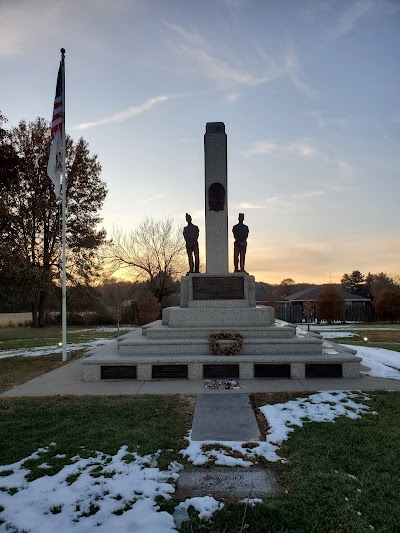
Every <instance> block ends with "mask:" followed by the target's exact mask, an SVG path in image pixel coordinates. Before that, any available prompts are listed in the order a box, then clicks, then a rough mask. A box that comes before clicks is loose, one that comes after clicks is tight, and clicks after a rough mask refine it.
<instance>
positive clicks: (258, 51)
mask: <svg viewBox="0 0 400 533" xmlns="http://www.w3.org/2000/svg"><path fill="white" fill-rule="evenodd" d="M61 47H64V48H65V49H66V129H67V132H68V133H69V134H70V135H71V136H72V137H73V138H74V139H75V140H78V139H79V137H81V136H83V137H84V138H85V139H86V140H87V141H88V143H89V147H90V150H91V151H92V153H96V154H98V157H99V161H100V163H101V165H102V169H103V170H102V180H103V181H105V182H106V183H107V187H108V191H109V192H108V195H107V199H106V201H105V203H104V208H103V210H102V216H103V226H104V227H105V229H106V230H107V232H108V234H109V235H110V234H111V232H112V230H113V228H120V229H122V230H124V231H130V230H131V229H134V228H135V227H136V226H137V225H138V224H139V223H140V222H141V221H143V219H144V218H146V217H154V218H163V217H173V218H174V221H175V224H176V226H177V227H179V226H184V225H185V213H186V212H188V213H190V214H191V216H192V218H193V223H194V224H196V225H198V226H199V228H200V238H199V244H200V254H201V262H202V263H203V265H204V264H205V215H204V210H205V206H204V147H203V142H204V140H203V139H204V133H205V125H206V123H207V122H224V123H225V128H226V133H227V138H228V209H229V238H230V245H229V250H230V257H229V265H230V268H232V270H233V257H232V256H233V238H232V236H231V231H230V228H231V227H232V226H233V225H234V224H236V223H237V219H238V214H239V213H240V212H242V213H244V215H245V221H244V222H245V224H247V225H248V226H249V229H250V234H249V238H248V249H247V256H246V270H247V271H248V272H249V273H250V274H252V275H254V276H255V278H256V280H257V281H264V282H267V283H280V282H281V281H282V280H283V279H285V278H288V277H290V278H292V279H294V280H295V281H296V282H310V283H311V282H313V283H327V282H330V281H332V282H334V283H338V282H340V279H341V277H342V276H343V274H344V273H350V272H352V271H353V270H360V271H361V272H363V273H364V274H367V273H368V272H372V273H378V272H385V273H387V274H389V275H394V274H398V273H400V268H399V264H400V233H399V229H400V228H399V226H400V224H399V217H398V199H399V197H400V180H399V168H400V149H399V141H400V98H399V86H400V69H399V68H398V56H399V49H400V2H398V0H285V1H278V0H275V1H273V0H270V1H265V0H203V1H202V2H196V1H194V0H186V1H185V0H113V1H112V2H111V1H106V0H69V1H68V2H65V1H64V0H1V2H0V72H1V80H2V81H1V84H0V109H1V111H2V113H3V114H4V115H5V116H6V117H7V118H8V120H9V122H8V126H10V127H12V126H16V125H17V124H18V122H19V121H20V120H21V119H25V120H28V121H30V120H34V119H35V118H36V117H37V116H41V117H45V118H47V119H48V120H50V119H51V116H52V108H53V101H54V93H55V84H56V77H57V70H58V64H59V60H60V52H59V50H60V48H61Z"/></svg>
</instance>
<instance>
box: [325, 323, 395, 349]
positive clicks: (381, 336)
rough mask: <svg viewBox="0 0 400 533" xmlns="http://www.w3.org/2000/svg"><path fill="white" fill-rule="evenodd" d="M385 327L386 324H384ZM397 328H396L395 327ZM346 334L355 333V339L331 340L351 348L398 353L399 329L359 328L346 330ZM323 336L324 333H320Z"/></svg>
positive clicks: (341, 338) (339, 338) (336, 338)
mask: <svg viewBox="0 0 400 533" xmlns="http://www.w3.org/2000/svg"><path fill="white" fill-rule="evenodd" d="M385 327H387V324H385ZM397 328H398V326H397ZM346 332H350V333H355V334H356V335H357V336H356V337H334V338H333V339H327V340H328V341H329V340H331V341H332V342H336V343H338V344H351V345H353V346H368V347H369V348H384V349H385V350H393V351H395V352H400V329H397V330H396V329H392V330H379V329H374V328H373V327H371V326H366V327H365V328H363V329H362V330H361V329H360V328H358V327H357V328H354V329H346ZM319 333H321V335H322V336H323V335H324V333H326V332H325V331H320V332H319ZM364 337H367V338H368V342H367V343H366V342H365V341H364Z"/></svg>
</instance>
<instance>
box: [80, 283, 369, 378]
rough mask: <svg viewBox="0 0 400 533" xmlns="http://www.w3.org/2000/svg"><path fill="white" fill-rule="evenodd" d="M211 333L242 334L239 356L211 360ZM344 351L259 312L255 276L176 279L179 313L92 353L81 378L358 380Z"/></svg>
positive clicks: (267, 311) (171, 310)
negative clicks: (338, 378) (352, 378)
mask: <svg viewBox="0 0 400 533" xmlns="http://www.w3.org/2000/svg"><path fill="white" fill-rule="evenodd" d="M227 287H230V288H229V290H227ZM211 333H240V334H241V335H242V336H243V347H242V349H241V350H240V353H238V354H237V355H213V353H212V351H211V349H210V346H209V335H210V334H211ZM224 342H227V341H221V345H222V344H223V343H224ZM232 342H233V341H232ZM341 349H342V348H341V347H337V346H336V347H333V345H332V344H330V343H326V342H324V341H323V340H322V339H321V338H319V337H318V336H316V335H313V334H304V332H302V333H300V332H296V327H295V326H293V325H290V324H287V323H284V322H281V321H275V316H274V309H273V308H272V307H266V306H256V305H255V299H254V277H253V276H249V275H248V274H245V273H235V274H227V275H212V276H210V275H207V274H192V275H190V276H185V277H183V278H182V280H181V306H180V307H168V308H166V309H164V310H163V312H162V320H157V321H155V322H152V323H151V324H147V325H145V326H143V327H142V328H141V329H138V330H135V331H133V332H132V333H129V334H128V335H124V336H122V337H120V338H119V339H118V340H117V341H115V342H113V343H109V344H106V345H104V346H101V347H99V348H97V349H96V350H94V351H93V352H91V353H89V354H88V355H89V357H87V358H85V359H84V361H83V368H84V370H83V379H84V380H85V381H98V380H101V379H138V380H156V379H172V378H175V379H207V378H236V379H258V378H282V377H286V378H291V379H300V378H304V377H322V376H326V377H347V378H349V377H359V365H360V361H361V359H360V358H358V357H355V356H354V353H350V352H348V351H345V349H344V348H343V351H341Z"/></svg>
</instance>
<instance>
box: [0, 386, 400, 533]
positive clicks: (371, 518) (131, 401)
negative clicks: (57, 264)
mask: <svg viewBox="0 0 400 533" xmlns="http://www.w3.org/2000/svg"><path fill="white" fill-rule="evenodd" d="M298 396H299V395H298V394H294V393H292V394H286V393H280V394H255V395H253V398H252V400H253V403H254V404H255V405H265V404H266V403H276V402H277V401H279V402H282V401H286V400H289V399H292V398H293V397H298ZM369 396H370V398H371V401H370V402H368V404H369V405H370V407H371V411H373V410H376V411H377V412H378V413H379V414H378V415H373V414H368V415H363V416H362V418H360V419H357V420H350V419H348V418H343V419H338V420H337V421H336V423H334V424H333V423H316V422H312V423H309V424H305V426H304V427H303V428H297V429H296V430H295V431H294V432H293V433H292V434H291V436H290V438H289V440H288V441H286V443H285V444H284V445H283V446H282V448H281V451H280V455H281V456H283V457H286V458H287V459H288V463H269V464H268V467H269V468H272V469H273V470H274V471H275V473H276V475H277V476H278V480H279V484H280V487H281V489H282V490H281V493H280V495H279V496H278V497H277V498H274V499H271V500H266V501H264V502H263V503H262V504H257V505H256V506H255V507H246V506H245V505H244V504H237V503H233V502H226V504H225V508H224V509H222V510H221V511H218V512H216V513H215V514H214V516H213V518H212V520H211V521H210V522H200V521H199V520H198V519H197V517H196V516H194V514H195V513H192V514H193V516H192V518H191V520H190V522H184V523H183V524H182V526H181V529H180V531H181V532H184V533H192V532H199V533H200V532H214V533H221V532H226V533H228V532H229V533H239V532H244V531H247V532H249V533H260V532H274V533H275V532H298V533H309V532H312V531H313V532H321V533H338V532H343V533H353V532H354V533H355V532H357V533H361V532H363V533H365V532H366V531H372V529H371V527H370V526H373V528H374V530H375V531H380V532H388V533H389V532H395V531H398V524H399V523H400V502H399V498H398V494H399V491H400V466H399V457H400V429H399V424H398V421H399V419H400V394H399V393H394V392H374V393H369ZM193 405H194V400H193V397H189V396H170V397H165V396H164V397H161V396H143V397H140V396H135V397H107V398H95V397H90V398H73V397H71V398H68V397H67V398H51V399H49V398H32V399H31V398H30V399H11V398H10V399H8V398H7V399H2V400H0V431H1V433H2V436H1V438H0V463H1V464H3V465H5V464H10V463H13V462H15V461H17V460H19V459H22V458H24V457H27V456H28V455H29V454H31V453H32V452H34V451H35V450H36V449H37V448H38V447H41V446H47V445H49V443H51V442H55V443H56V445H55V446H54V447H52V448H51V451H50V452H49V454H47V455H46V462H47V463H48V464H49V465H50V466H51V469H46V471H45V472H44V471H43V469H40V468H37V466H39V465H38V464H36V463H38V462H39V461H38V460H31V461H30V464H29V466H30V467H31V468H32V474H31V478H30V479H34V478H35V477H39V476H43V475H44V474H45V475H52V474H55V473H56V472H57V471H59V470H60V469H61V468H62V467H63V466H64V464H68V459H63V458H61V457H60V456H59V457H56V455H57V454H59V455H62V454H66V455H67V458H71V457H72V456H73V455H75V454H76V453H79V454H80V455H81V456H83V457H84V456H90V454H91V453H93V452H94V451H95V450H98V451H103V452H106V453H110V454H113V453H115V452H116V451H117V450H118V449H119V448H120V446H121V445H123V444H126V445H128V448H129V450H131V451H134V450H138V452H139V453H140V454H141V455H144V454H147V453H152V452H155V451H156V450H157V449H159V448H161V449H162V450H163V453H162V454H161V458H160V460H159V463H160V466H161V467H163V468H165V467H166V465H167V464H168V462H169V461H171V460H174V459H177V460H178V461H179V462H181V463H183V460H182V458H181V456H180V455H179V454H178V451H179V450H180V449H181V448H183V447H185V444H184V442H183V436H184V435H185V434H186V431H187V429H188V427H189V426H190V422H191V415H192V411H193ZM264 429H267V428H264ZM42 460H43V459H41V460H40V461H42ZM27 466H28V465H27ZM0 485H1V481H0ZM160 503H161V504H162V508H163V509H165V510H170V511H172V509H173V505H174V503H177V502H174V501H173V500H172V501H168V502H165V503H162V502H160ZM0 520H1V511H0Z"/></svg>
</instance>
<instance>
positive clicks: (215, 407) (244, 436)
mask: <svg viewBox="0 0 400 533" xmlns="http://www.w3.org/2000/svg"><path fill="white" fill-rule="evenodd" d="M191 438H192V440H236V441H250V440H259V439H260V430H259V428H258V424H257V420H256V417H255V414H254V411H253V408H252V406H251V402H250V398H249V395H248V394H232V395H230V396H220V395H219V394H215V393H214V394H199V395H198V396H197V401H196V407H195V410H194V416H193V422H192V435H191Z"/></svg>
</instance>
